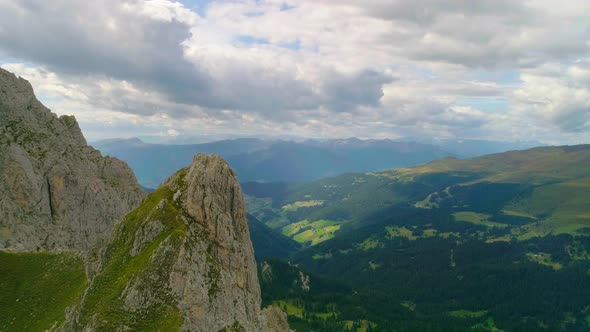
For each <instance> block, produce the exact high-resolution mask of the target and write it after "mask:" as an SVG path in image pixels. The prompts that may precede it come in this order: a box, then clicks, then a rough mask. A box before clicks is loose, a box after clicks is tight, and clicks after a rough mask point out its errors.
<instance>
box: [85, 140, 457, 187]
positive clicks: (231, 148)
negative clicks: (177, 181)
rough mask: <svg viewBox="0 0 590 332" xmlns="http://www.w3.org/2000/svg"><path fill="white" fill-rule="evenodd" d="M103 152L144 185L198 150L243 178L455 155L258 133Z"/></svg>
mask: <svg viewBox="0 0 590 332" xmlns="http://www.w3.org/2000/svg"><path fill="white" fill-rule="evenodd" d="M93 145H94V146H95V147H96V148H97V149H99V150H101V151H102V153H103V154H106V155H111V156H114V157H117V158H119V159H121V160H124V161H126V162H127V163H128V164H129V165H130V166H131V168H132V169H133V170H134V171H135V174H136V175H137V178H138V179H139V181H140V183H141V184H142V185H143V186H146V187H150V188H155V187H157V186H158V184H160V183H161V182H162V181H163V180H164V179H165V178H166V177H167V176H169V175H170V174H172V173H173V172H174V171H176V170H177V169H179V168H181V167H184V166H186V165H188V164H190V162H191V160H192V158H193V156H194V155H195V154H196V153H200V152H206V153H216V154H219V155H221V156H222V157H224V158H225V159H226V160H227V161H228V162H229V163H230V165H231V166H232V167H233V168H234V169H235V170H236V172H237V173H238V176H239V178H240V181H241V182H247V181H261V182H270V181H280V182H307V181H311V180H315V179H319V178H323V177H327V176H335V175H338V174H342V173H347V172H373V171H379V170H383V169H389V168H397V167H407V166H413V165H417V164H421V163H424V162H428V161H431V160H434V159H437V158H441V157H445V156H453V155H454V154H452V153H449V152H446V151H445V150H443V149H441V148H440V147H436V146H433V145H429V144H422V143H414V142H395V141H391V140H359V139H355V138H353V139H341V140H323V141H319V140H308V141H304V142H292V141H271V140H262V139H256V138H244V139H235V140H225V141H217V142H212V143H205V144H188V145H186V144H185V145H164V144H149V143H145V142H143V141H141V140H140V139H137V138H132V139H119V140H118V139H113V140H104V141H98V142H95V143H93Z"/></svg>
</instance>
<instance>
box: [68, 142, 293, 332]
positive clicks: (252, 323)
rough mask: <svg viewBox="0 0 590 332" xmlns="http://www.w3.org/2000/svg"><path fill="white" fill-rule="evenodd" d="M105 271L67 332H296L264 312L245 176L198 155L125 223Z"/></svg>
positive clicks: (282, 319)
mask: <svg viewBox="0 0 590 332" xmlns="http://www.w3.org/2000/svg"><path fill="white" fill-rule="evenodd" d="M103 261H104V265H103V269H102V271H101V272H100V273H99V274H98V275H97V276H96V277H95V278H94V279H93V281H92V283H91V284H90V286H89V288H88V291H87V292H86V294H85V296H84V299H83V301H82V304H81V305H80V307H79V308H78V309H77V315H74V316H73V317H71V319H70V322H69V323H68V325H66V327H65V329H66V330H68V329H71V330H84V331H95V330H96V331H111V330H122V331H123V330H129V331H140V330H141V331H147V330H149V331H156V330H160V331H178V330H185V331H207V332H209V331H227V332H230V331H288V325H287V323H286V316H285V315H284V314H283V313H282V312H280V310H277V309H276V308H267V309H265V310H263V311H261V310H260V302H261V300H260V285H259V282H258V276H257V271H256V262H255V260H254V252H253V249H252V243H251V241H250V234H249V231H248V225H247V222H246V212H245V204H244V199H243V197H242V192H241V189H240V185H239V183H238V181H237V178H236V175H235V173H234V172H233V170H232V169H231V168H230V167H229V165H228V164H227V163H226V162H225V161H224V160H223V159H221V158H220V157H218V156H213V155H203V154H201V155H197V156H195V158H194V160H193V163H192V165H191V166H190V167H189V168H185V169H182V170H180V171H178V172H177V173H176V174H174V175H173V176H172V177H170V178H169V179H168V180H167V181H166V182H165V183H164V184H163V185H162V186H160V187H159V188H158V189H157V190H156V191H154V192H153V193H152V194H150V195H149V196H148V198H147V199H146V200H145V201H144V202H143V203H142V204H141V205H140V206H139V207H138V208H137V209H136V210H134V211H132V212H131V213H130V214H129V215H127V217H126V218H125V219H124V220H123V221H122V222H121V223H120V224H119V225H117V227H116V229H115V232H114V237H113V241H112V242H111V243H110V244H109V246H108V247H107V250H106V252H105V256H104V258H103Z"/></svg>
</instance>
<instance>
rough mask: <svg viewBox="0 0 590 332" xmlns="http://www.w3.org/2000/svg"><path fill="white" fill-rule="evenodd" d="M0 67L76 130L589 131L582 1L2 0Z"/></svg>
mask: <svg viewBox="0 0 590 332" xmlns="http://www.w3.org/2000/svg"><path fill="white" fill-rule="evenodd" d="M0 66H1V67H3V68H5V69H7V70H10V71H12V72H15V73H17V74H18V75H20V76H23V77H24V78H26V79H28V80H29V81H31V83H32V84H33V87H34V88H35V90H36V93H37V96H38V98H39V99H40V100H41V101H42V102H44V103H45V104H46V105H47V106H48V107H49V108H51V109H52V110H53V111H54V112H56V113H58V114H73V115H75V116H76V118H77V119H78V120H79V122H80V124H81V126H82V129H83V131H84V133H85V135H86V136H87V137H88V138H89V140H96V139H100V138H110V137H131V136H160V137H162V139H166V137H174V136H178V135H180V136H183V135H190V136H193V135H230V134H231V135H244V136H251V135H261V134H262V135H270V136H274V135H276V136H284V135H291V136H303V137H326V138H328V137H351V136H357V137H364V138H369V137H372V138H384V137H389V138H399V137H458V138H483V139H495V140H514V141H516V140H527V141H530V140H537V141H541V142H545V143H582V142H586V143H588V142H590V1H587V0H566V1H557V0H551V1H550V0H530V1H517V0H413V1H407V0H276V1H275V0H266V1H265V0H258V1H206V0H185V1H181V2H173V1H167V0H146V1H136V0H101V1H79V0H52V1H43V0H0Z"/></svg>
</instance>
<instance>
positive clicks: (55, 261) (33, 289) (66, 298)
mask: <svg viewBox="0 0 590 332" xmlns="http://www.w3.org/2000/svg"><path fill="white" fill-rule="evenodd" d="M86 284H87V279H86V273H85V270H84V263H83V262H82V259H81V258H80V257H78V256H76V255H74V254H70V253H60V254H49V253H8V252H0V331H15V332H20V331H33V332H34V331H46V330H49V329H51V328H55V327H57V326H59V325H60V324H61V323H62V322H63V321H64V319H65V314H66V308H68V307H72V306H74V305H75V304H76V303H77V302H78V301H79V300H80V298H81V296H82V293H83V292H84V288H85V287H86Z"/></svg>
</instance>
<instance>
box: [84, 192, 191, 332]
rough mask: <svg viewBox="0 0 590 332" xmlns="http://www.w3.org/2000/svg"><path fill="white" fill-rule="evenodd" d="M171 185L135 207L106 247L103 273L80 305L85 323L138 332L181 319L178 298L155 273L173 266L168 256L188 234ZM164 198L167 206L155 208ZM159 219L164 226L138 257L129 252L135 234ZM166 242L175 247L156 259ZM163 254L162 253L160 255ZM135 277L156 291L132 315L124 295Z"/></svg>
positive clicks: (169, 327)
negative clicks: (151, 300)
mask: <svg viewBox="0 0 590 332" xmlns="http://www.w3.org/2000/svg"><path fill="white" fill-rule="evenodd" d="M172 196H173V193H172V191H171V190H170V188H168V187H166V186H162V187H160V188H159V189H157V190H156V191H155V192H153V193H152V194H150V195H149V196H148V198H147V199H146V200H145V201H144V202H143V203H142V205H141V206H140V207H139V208H137V209H136V210H134V211H132V212H131V213H130V214H129V215H127V217H126V218H125V220H124V221H122V222H121V223H120V224H119V225H118V228H117V229H116V231H115V239H114V240H113V242H112V243H111V244H110V245H109V247H108V249H107V254H106V255H107V263H106V265H105V266H104V268H103V270H102V271H101V273H100V274H99V275H98V276H97V277H96V278H95V279H94V281H93V283H92V284H91V285H90V288H89V291H88V293H87V296H86V297H85V301H84V303H83V305H82V309H81V312H82V323H83V324H84V323H87V322H88V321H89V320H92V319H94V317H96V319H97V320H98V321H99V322H100V325H99V330H104V331H108V330H112V329H114V328H115V327H116V326H121V325H122V324H125V325H126V326H128V327H129V328H131V329H133V330H136V331H140V330H141V331H177V330H178V329H179V327H180V326H181V325H182V322H183V318H182V316H181V314H180V312H179V311H178V309H177V307H176V303H175V300H174V299H173V297H172V296H170V294H169V291H168V289H167V287H166V283H165V282H163V281H165V280H163V279H162V278H152V277H150V276H151V275H154V274H155V275H165V274H166V273H168V272H169V269H170V268H171V266H169V265H170V262H173V261H174V260H173V259H169V257H167V256H168V255H174V254H175V252H178V250H174V249H173V248H176V247H177V246H178V245H180V243H181V241H180V238H181V237H183V236H184V235H185V230H184V224H183V223H182V221H181V220H179V213H178V209H179V207H178V206H176V205H175V203H173V202H174V200H173V199H172ZM162 199H167V201H166V204H165V205H164V206H163V207H162V208H160V209H158V208H156V206H157V205H158V203H159V202H160V201H161V200H162ZM154 220H159V221H161V222H162V223H163V225H164V230H163V231H162V232H161V233H160V234H158V236H156V238H155V239H153V240H152V241H151V242H149V243H148V244H147V245H146V246H145V247H144V248H142V249H141V250H140V252H139V253H138V254H137V255H136V256H132V255H131V249H132V247H133V241H134V238H135V236H134V234H135V232H136V231H137V230H138V229H139V228H140V227H141V226H142V225H143V224H145V223H147V222H150V221H154ZM164 241H168V242H169V243H170V244H171V248H172V250H167V251H166V252H165V253H163V255H164V256H166V257H164V258H163V259H154V257H157V256H154V255H155V252H156V250H158V248H159V247H160V245H161V244H163V242H164ZM159 257H160V258H162V256H161V255H159ZM133 280H137V281H138V283H140V284H143V285H144V286H146V287H150V289H153V290H154V292H155V294H154V297H155V298H157V301H156V302H157V304H156V305H152V306H150V307H148V308H147V309H146V310H144V311H142V312H141V313H139V314H138V313H133V312H130V311H128V309H126V307H125V304H124V301H123V299H122V298H121V294H123V292H124V289H125V287H126V285H127V284H128V283H129V282H130V281H133Z"/></svg>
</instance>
